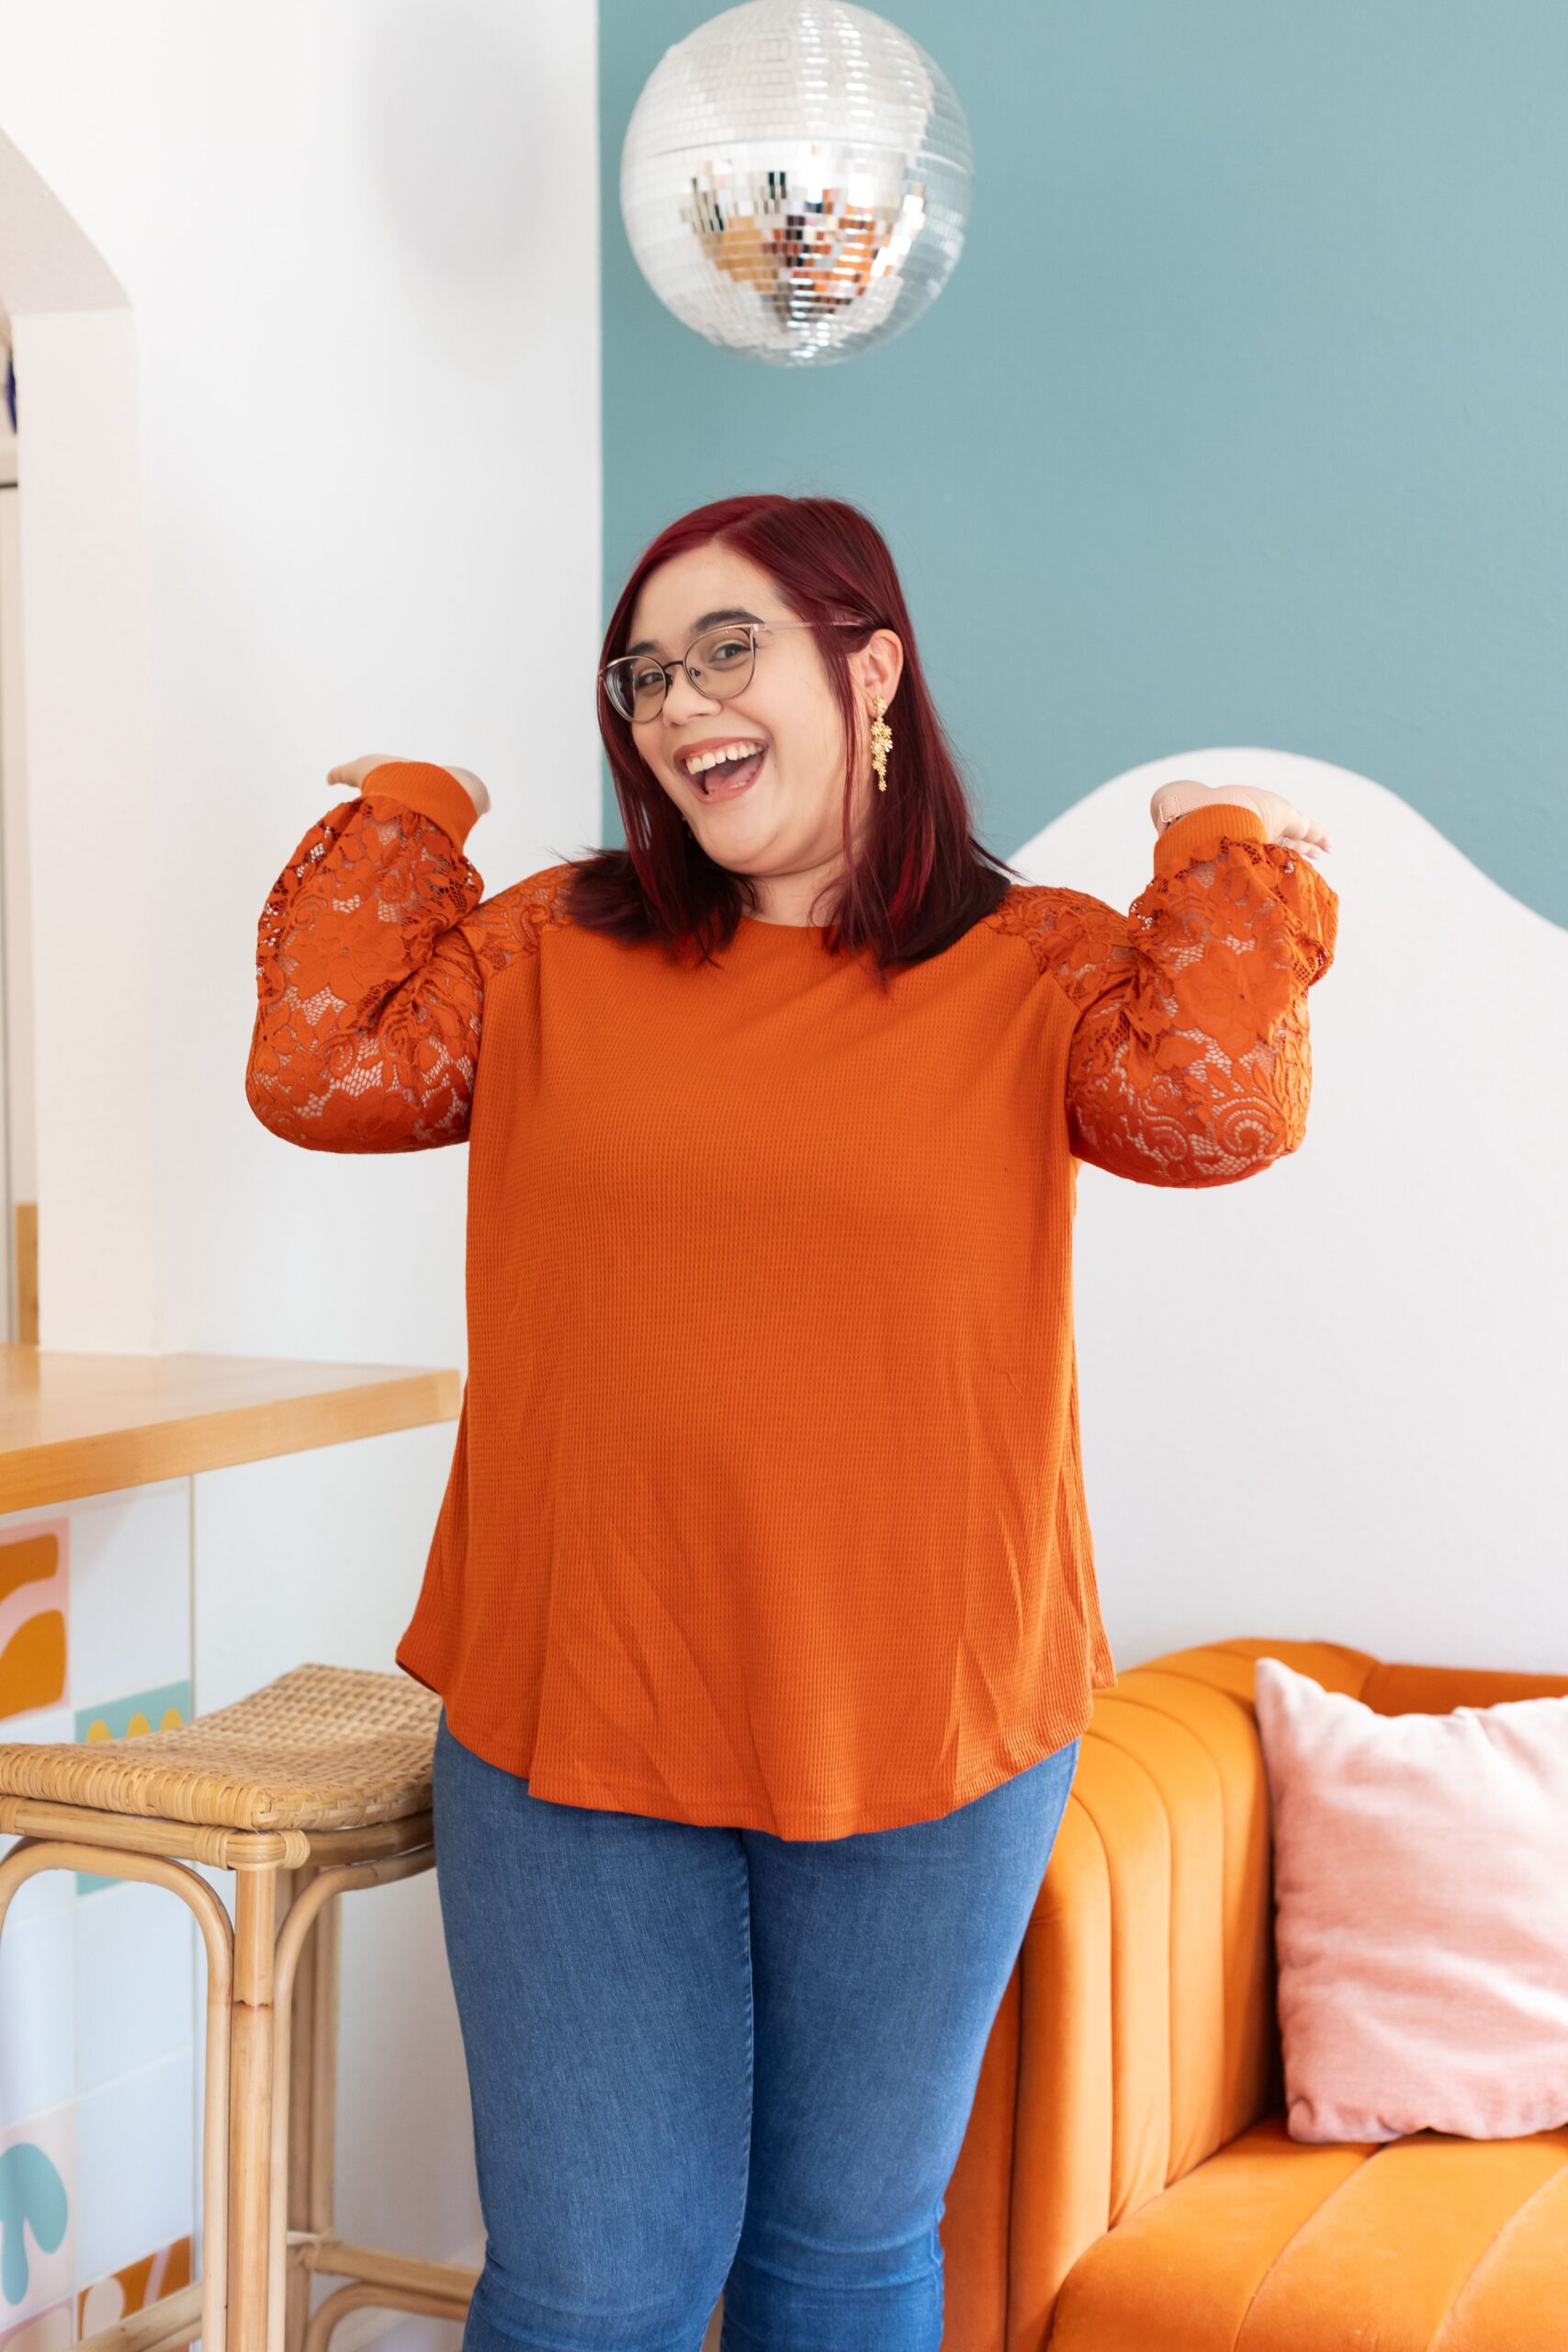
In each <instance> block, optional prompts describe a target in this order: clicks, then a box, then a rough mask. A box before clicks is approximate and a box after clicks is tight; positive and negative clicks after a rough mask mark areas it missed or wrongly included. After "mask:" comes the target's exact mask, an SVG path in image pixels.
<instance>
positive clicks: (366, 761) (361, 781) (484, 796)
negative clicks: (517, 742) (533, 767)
mask: <svg viewBox="0 0 1568 2352" xmlns="http://www.w3.org/2000/svg"><path fill="white" fill-rule="evenodd" d="M402 756H403V754H402V753H401V752H365V753H364V755H363V756H362V757H361V758H359V759H357V760H344V762H343V763H341V765H339V766H338V767H335V768H329V769H328V770H327V782H328V783H329V784H339V785H342V786H344V789H345V790H347V791H349V792H363V791H364V789H365V779H366V777H367V775H369V773H370V771H371V769H372V768H378V767H382V766H384V765H385V764H386V763H387V761H389V760H396V759H400V758H401V757H402ZM433 764H434V765H435V766H437V767H445V768H446V773H447V775H455V776H456V777H457V781H458V783H459V784H460V785H461V786H462V787H463V789H464V791H465V792H466V793H467V794H468V797H469V799H470V800H471V801H472V802H473V804H474V807H475V809H476V810H477V811H478V813H479V816H481V817H482V816H483V815H484V813H485V810H486V809H488V808H489V807H490V794H489V793H488V791H487V790H486V789H485V786H484V785H483V783H482V782H481V781H480V779H479V777H478V776H477V775H475V774H474V772H473V770H472V768H455V767H452V766H449V765H448V763H446V761H445V760H437V761H435V762H434V763H433Z"/></svg>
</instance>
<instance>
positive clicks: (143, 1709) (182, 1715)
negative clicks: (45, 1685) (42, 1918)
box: [76, 1675, 191, 1894]
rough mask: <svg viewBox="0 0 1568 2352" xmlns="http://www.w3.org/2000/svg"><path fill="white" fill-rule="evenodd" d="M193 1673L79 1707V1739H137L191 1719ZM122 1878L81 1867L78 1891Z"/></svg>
mask: <svg viewBox="0 0 1568 2352" xmlns="http://www.w3.org/2000/svg"><path fill="white" fill-rule="evenodd" d="M190 1709H191V1695H190V1677H189V1676H188V1675H186V1678H185V1679H184V1680H183V1681H180V1682H160V1683H159V1684H158V1686H157V1688H156V1689H155V1690H152V1691H127V1692H126V1693H125V1695H124V1696H123V1697H122V1698H118V1699H104V1700H101V1701H100V1702H99V1703H98V1704H97V1705H96V1707H78V1708H77V1710H76V1737H77V1739H78V1740H86V1741H92V1740H97V1739H134V1738H136V1737H138V1736H140V1735H141V1733H142V1732H149V1731H168V1730H170V1729H171V1728H172V1727H173V1726H174V1725H175V1724H188V1723H189V1721H190ZM123 1883H124V1882H123V1881H122V1880H119V1879H113V1878H103V1877H101V1876H100V1875H99V1874H98V1873H97V1872H96V1871H77V1873H76V1892H77V1894H98V1893H100V1892H101V1890H102V1889H103V1888H104V1887H106V1886H119V1885H121V1884H123Z"/></svg>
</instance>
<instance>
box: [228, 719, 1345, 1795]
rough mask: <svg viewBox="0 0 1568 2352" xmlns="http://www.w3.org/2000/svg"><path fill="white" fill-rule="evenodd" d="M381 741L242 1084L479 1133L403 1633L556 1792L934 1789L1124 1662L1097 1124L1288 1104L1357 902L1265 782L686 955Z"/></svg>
mask: <svg viewBox="0 0 1568 2352" xmlns="http://www.w3.org/2000/svg"><path fill="white" fill-rule="evenodd" d="M473 822H474V810H473V806H472V803H471V802H470V801H469V799H468V795H467V794H466V793H465V792H464V790H463V788H462V786H460V785H459V784H458V783H457V780H456V778H455V777H453V776H452V775H449V774H448V773H447V772H446V769H444V768H440V767H436V766H433V765H428V764H426V763H423V762H404V761H398V762H389V763H384V764H383V765H381V766H379V767H378V768H376V769H374V770H373V771H372V772H371V773H370V774H369V775H367V777H366V779H365V788H364V790H363V792H362V794H361V795H360V797H356V798H353V799H347V800H343V801H340V802H339V803H338V804H336V805H335V806H333V808H331V809H328V810H327V812H326V814H325V815H324V816H323V817H321V820H319V821H318V822H317V823H315V824H313V825H312V826H311V827H310V831H309V832H308V833H307V834H306V835H305V837H304V839H303V840H302V841H301V842H299V846H298V848H297V849H296V850H295V852H294V854H293V855H292V856H291V857H290V859H289V860H288V865H286V866H285V867H284V869H283V872H282V873H281V875H280V876H278V879H277V881H276V885H275V886H274V888H273V889H272V891H271V893H270V895H269V897H268V899H267V900H266V904H265V909H264V910H263V914H262V918H261V924H260V936H259V946H258V963H257V980H258V999H259V1002H258V1010H257V1015H256V1023H255V1030H254V1039H253V1043H252V1048H251V1055H250V1061H249V1066H248V1069H247V1074H246V1097H247V1100H248V1102H249V1103H250V1105H251V1107H252V1109H253V1110H254V1113H255V1115H256V1116H257V1118H258V1119H260V1120H261V1122H262V1123H263V1125H265V1126H266V1127H267V1128H269V1129H270V1130H271V1132H272V1133H273V1134H274V1135H276V1136H282V1137H283V1138H285V1139H286V1140H287V1141H288V1142H290V1143H295V1144H301V1145H303V1146H305V1147H306V1148H308V1149H311V1150H318V1151H418V1150H423V1149H426V1148H431V1147H434V1146H435V1145H437V1144H454V1143H462V1142H464V1141H465V1140H466V1141H467V1142H468V1239H467V1273H466V1289H467V1310H468V1374H467V1380H466V1384H465V1387H464V1393H463V1403H462V1410H461V1414H460V1417H459V1419H458V1423H457V1434H456V1441H455V1445H454V1450H453V1456H452V1464H451V1472H450V1476H449V1477H448V1480H447V1485H446V1494H445V1497H444V1498H443V1501H442V1504H441V1509H440V1512H439V1515H438V1518H437V1521H436V1525H435V1529H434V1536H433V1539H432V1542H431V1545H430V1550H429V1555H428V1560H427V1564H426V1567H425V1571H424V1577H423V1587H422V1589H421V1591H420V1594H419V1599H418V1603H417V1606H416V1608H415V1610H414V1612H413V1617H412V1622H411V1623H410V1624H409V1626H408V1628H407V1630H406V1632H405V1633H404V1634H403V1635H402V1638H401V1640H400V1643H399V1645H398V1649H397V1658H398V1662H399V1664H400V1666H402V1667H403V1668H405V1669H406V1670H407V1672H409V1673H410V1674H412V1675H413V1676H414V1677H416V1678H417V1679H418V1680H420V1681H422V1682H424V1683H427V1684H428V1685H429V1686H430V1687H431V1688H432V1689H434V1691H438V1692H439V1693H440V1694H441V1696H442V1698H443V1699H444V1701H445V1702H446V1714H447V1720H448V1723H449V1724H450V1727H451V1729H452V1731H453V1732H454V1733H455V1734H456V1736H457V1738H458V1739H459V1740H460V1741H462V1742H463V1744H464V1745H465V1746H467V1747H470V1748H472V1749H474V1750H475V1751H477V1753H478V1754H479V1755H480V1756H482V1757H484V1758H488V1760H489V1761H490V1762H491V1763H492V1764H496V1765H499V1766H501V1767H502V1768H503V1769H504V1770H508V1771H512V1772H515V1773H519V1774H524V1775H525V1776H526V1778H527V1781H528V1784H529V1787H530V1789H531V1790H532V1792H533V1793H534V1794H536V1795H537V1796H542V1797H548V1798H552V1799H555V1800H556V1801H558V1802H559V1803H564V1804H577V1805H586V1806H592V1807H598V1808H601V1809H606V1808H607V1809H612V1810H624V1811H626V1812H630V1813H637V1814H649V1815H660V1816H662V1817H664V1818H665V1819H669V1820H677V1821H686V1822H694V1823H716V1824H726V1825H728V1826H733V1827H744V1828H755V1829H765V1830H769V1831H772V1832H773V1833H774V1834H775V1835H777V1836H779V1837H782V1838H837V1837H841V1836H844V1835H846V1834H848V1833H850V1832H852V1831H860V1830H874V1829H886V1828H893V1827H897V1826H899V1825H901V1824H904V1823H908V1822H915V1821H922V1820H927V1819H931V1818H934V1817H936V1816H938V1815H942V1814H944V1813H946V1812H949V1811H951V1810H952V1809H953V1807H954V1806H957V1805H961V1804H965V1803H967V1802H968V1801H969V1800H970V1799H972V1798H974V1797H977V1796H980V1795H982V1794H984V1793H985V1792H986V1791H987V1790H988V1789H991V1788H993V1787H995V1786H996V1785H997V1784H998V1782H1000V1781H1004V1780H1006V1779H1007V1778H1009V1777H1010V1775H1012V1774H1014V1773H1016V1772H1019V1771H1021V1770H1024V1769H1025V1768H1027V1767H1028V1766H1029V1765H1031V1764H1033V1763H1035V1762H1037V1761H1038V1760H1039V1758H1042V1757H1043V1756H1045V1755H1047V1754H1048V1753H1049V1752H1050V1751H1051V1750H1052V1749H1054V1748H1055V1747H1060V1746H1061V1745H1062V1744H1063V1743H1064V1742H1066V1740H1069V1739H1071V1738H1072V1737H1073V1736H1075V1735H1076V1734H1077V1733H1078V1732H1080V1731H1081V1730H1082V1729H1083V1728H1084V1725H1085V1724H1086V1723H1087V1721H1088V1719H1089V1709H1090V1694H1091V1692H1092V1691H1094V1690H1095V1689H1097V1688H1102V1687H1106V1686H1108V1685H1110V1684H1112V1683H1113V1682H1114V1681H1115V1679H1116V1677H1115V1668H1114V1666H1113V1664H1112V1660H1111V1650H1110V1646H1109V1645H1108V1643H1107V1640H1106V1635H1105V1629H1104V1626H1103V1624H1102V1623H1101V1618H1100V1603H1099V1598H1098V1593H1097V1589H1096V1581H1095V1567H1094V1560H1093V1553H1092V1547H1091V1543H1090V1535H1089V1521H1088V1518H1087V1516H1086V1511H1085V1502H1084V1491H1083V1476H1082V1465H1081V1457H1080V1448H1079V1435H1078V1396H1077V1364H1076V1360H1075V1353H1074V1338H1073V1317H1072V1257H1071V1242H1072V1227H1073V1212H1074V1204H1075V1195H1076V1182H1077V1162H1078V1160H1080V1159H1087V1160H1091V1161H1093V1162H1094V1163H1095V1164H1096V1165H1097V1166H1098V1167H1100V1168H1103V1169H1108V1170H1111V1172H1112V1173H1113V1174H1115V1175H1119V1176H1126V1177H1131V1178H1132V1179H1133V1180H1134V1182H1141V1183H1151V1184H1183V1185H1208V1184H1225V1183H1232V1182H1236V1181H1237V1180H1239V1179H1241V1178H1245V1177H1247V1176H1251V1175H1253V1174H1254V1173H1256V1172H1257V1171H1258V1170H1263V1169H1266V1168H1268V1167H1269V1166H1270V1165H1271V1164H1272V1163H1273V1162H1274V1161H1275V1160H1276V1159H1279V1158H1280V1156H1281V1155H1282V1154H1283V1153H1286V1152H1289V1151H1292V1150H1293V1149H1294V1148H1296V1146H1297V1145H1298V1144H1299V1143H1300V1142H1301V1140H1302V1138H1303V1131H1304V1125H1305V1117H1306V1107H1307V1095H1308V1089H1309V1069H1310V1064H1309V1057H1308V1039H1307V1014H1306V1002H1305V999H1306V991H1307V989H1308V988H1309V987H1310V986H1311V985H1312V983H1313V982H1314V980H1315V979H1316V978H1318V977H1319V975H1320V974H1321V973H1323V972H1324V971H1325V969H1326V968H1327V967H1328V964H1329V962H1330V959H1331V957H1332V956H1333V952H1334V937H1335V927H1336V921H1337V899H1336V896H1335V893H1334V891H1333V890H1332V888H1330V887H1329V885H1328V884H1327V883H1326V882H1325V880H1324V878H1323V877H1322V876H1321V875H1320V874H1319V873H1318V871H1317V870H1316V868H1315V867H1314V865H1313V864H1312V863H1311V861H1310V860H1309V859H1307V858H1306V857H1304V856H1303V855H1302V854H1299V852H1294V851H1292V850H1291V849H1290V848H1288V847H1286V846H1284V845H1281V844H1277V843H1269V842H1268V841H1267V840H1266V838H1265V828H1264V826H1263V824H1262V822H1261V820H1259V818H1258V816H1257V814H1256V813H1255V811H1254V810H1252V809H1249V808H1247V807H1246V806H1244V805H1240V804H1237V805H1234V806H1224V805H1220V804H1217V803H1211V804H1210V805H1209V806H1207V807H1205V808H1203V809H1198V810H1194V811H1192V812H1191V813H1190V814H1189V815H1187V816H1185V817H1182V818H1180V819H1179V820H1177V822H1176V823H1175V824H1174V825H1171V826H1170V827H1168V829H1167V831H1165V832H1164V833H1162V834H1161V835H1160V836H1159V837H1158V838H1157V840H1156V842H1155V844H1154V868H1155V871H1154V878H1153V879H1152V881H1151V882H1150V883H1149V885H1148V887H1147V888H1145V890H1144V891H1143V893H1142V895H1141V896H1140V897H1139V898H1138V899H1137V900H1136V901H1135V902H1134V906H1133V908H1132V910H1131V912H1130V913H1128V914H1121V913H1118V912H1117V911H1116V910H1114V909H1113V908H1111V907H1110V906H1107V905H1105V904H1104V903H1103V902H1102V901H1100V899H1094V898H1090V897H1089V896H1088V895H1087V894H1086V893H1085V892H1083V891H1080V890H1071V889H1060V888H1055V887H1052V886H1048V885H1042V884H1016V885H1013V886H1011V887H1010V889H1009V891H1008V894H1007V896H1006V897H1005V899H1003V900H1002V901H1001V903H1000V904H999V905H998V907H997V908H996V909H995V910H993V911H992V913H990V914H989V915H987V916H986V917H984V918H982V919H981V920H980V921H979V922H976V924H974V925H973V926H972V928H971V929H970V930H969V931H967V932H966V933H964V935H963V937H962V938H960V939H959V940H957V941H956V942H955V943H954V944H953V945H952V946H950V947H949V948H947V949H946V950H945V951H944V952H943V953H942V954H941V955H939V956H933V957H931V958H930V959H929V960H928V961H926V962H925V963H923V964H918V965H914V966H910V967H906V968H904V969H901V970H900V969H897V968H895V969H894V970H893V971H891V972H890V973H889V975H888V978H889V983H890V985H889V988H888V990H887V992H886V994H885V993H884V992H883V991H882V989H880V988H879V986H878V983H877V979H876V976H875V973H874V970H873V969H872V967H871V965H870V961H869V957H856V956H844V955H839V954H834V953H832V952H830V951H829V950H828V949H826V948H825V946H824V944H823V933H822V930H821V929H820V928H817V927H812V928H804V927H795V926H790V925H786V924H782V923H775V922H764V921H761V920H760V919H758V918H753V917H746V918H744V919H742V921H741V923H740V927H739V932H738V933H737V935H736V937H735V939H734V941H733V942H732V943H731V944H730V946H729V947H728V949H725V950H723V951H720V952H719V960H718V961H717V962H716V963H715V964H711V965H701V964H694V963H691V962H686V963H677V962H674V961H672V960H671V958H669V957H668V956H666V955H665V953H664V951H663V950H662V949H661V948H660V945H659V944H658V943H656V942H649V943H647V944H630V945H628V944H623V943H620V942H616V941H614V940H611V939H608V938H606V937H604V935H602V934H600V933H595V932H592V931H590V930H587V929H584V928H583V927H581V925H578V924H574V923H573V922H571V920H570V916H569V914H568V912H567V910H566V906H565V903H564V899H565V888H566V885H567V882H568V880H569V878H570V868H569V867H568V866H566V865H553V866H548V867H546V868H545V869H544V870H542V871H541V872H538V873H536V874H531V875H529V876H526V877H525V879H524V880H523V881H521V882H516V883H513V885H512V886H511V887H510V888H506V889H502V890H501V891H498V892H497V893H496V895H495V896H494V897H492V898H489V899H487V898H486V897H485V896H484V886H483V883H482V881H481V879H480V877H479V874H478V873H477V872H476V871H475V869H474V867H473V865H471V864H470V863H469V861H468V856H467V855H466V854H465V850H464V843H465V841H466V839H467V837H468V831H469V829H470V827H471V826H472V824H473Z"/></svg>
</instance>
